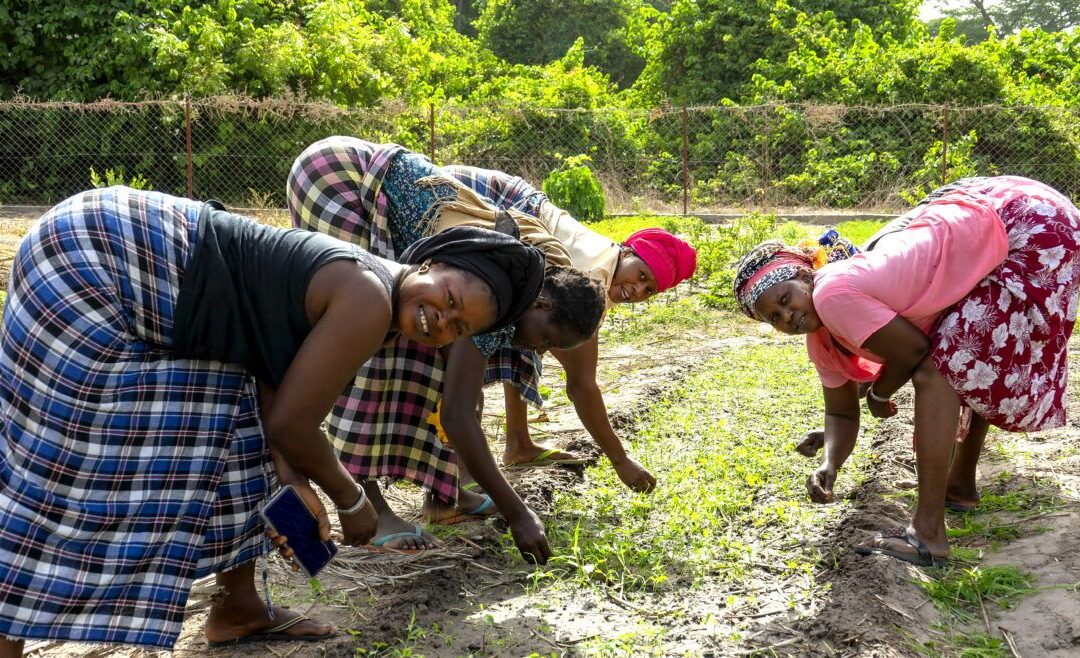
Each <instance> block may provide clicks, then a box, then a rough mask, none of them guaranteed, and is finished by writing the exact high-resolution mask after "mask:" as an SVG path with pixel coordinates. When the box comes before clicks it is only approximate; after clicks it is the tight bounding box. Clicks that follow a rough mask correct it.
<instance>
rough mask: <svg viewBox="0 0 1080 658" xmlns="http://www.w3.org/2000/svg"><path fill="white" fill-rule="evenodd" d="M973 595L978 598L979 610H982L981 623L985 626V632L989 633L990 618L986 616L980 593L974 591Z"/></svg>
mask: <svg viewBox="0 0 1080 658" xmlns="http://www.w3.org/2000/svg"><path fill="white" fill-rule="evenodd" d="M975 596H976V597H978V599H979V611H980V612H982V618H983V624H984V625H985V626H986V634H987V635H990V634H991V633H992V632H993V631H991V630H990V618H989V617H987V616H986V606H985V605H983V597H982V594H980V593H979V592H975Z"/></svg>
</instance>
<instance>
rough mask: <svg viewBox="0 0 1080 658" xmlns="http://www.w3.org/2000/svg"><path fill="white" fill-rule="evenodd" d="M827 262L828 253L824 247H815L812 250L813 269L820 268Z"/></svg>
mask: <svg viewBox="0 0 1080 658" xmlns="http://www.w3.org/2000/svg"><path fill="white" fill-rule="evenodd" d="M828 262H829V255H828V254H827V253H826V252H825V250H824V249H820V248H819V249H817V250H815V251H814V269H815V270H820V269H821V268H822V267H824V266H825V265H827V264H828Z"/></svg>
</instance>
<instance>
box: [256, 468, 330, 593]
mask: <svg viewBox="0 0 1080 658" xmlns="http://www.w3.org/2000/svg"><path fill="white" fill-rule="evenodd" d="M262 517H263V520H264V521H266V523H267V525H269V526H270V527H271V528H273V529H274V530H275V531H276V532H277V533H278V534H280V535H285V537H286V538H287V543H288V545H289V548H291V549H292V550H293V554H294V555H293V559H294V560H296V562H297V564H299V565H300V568H302V569H303V570H304V571H306V572H307V575H309V576H311V577H313V578H314V577H315V575H316V574H318V573H319V572H320V571H322V568H323V567H325V566H326V565H327V564H329V563H330V560H332V559H334V556H335V555H337V546H335V545H334V542H332V541H323V540H322V539H319V522H318V520H317V519H316V518H315V515H313V514H312V513H311V510H309V509H308V507H307V505H305V504H304V501H303V499H301V498H300V494H298V493H297V492H296V489H295V488H293V486H292V485H287V486H284V487H282V488H281V489H280V490H279V491H278V492H277V493H276V494H274V495H273V497H271V498H270V500H269V501H268V502H267V503H266V505H264V506H263V509H262Z"/></svg>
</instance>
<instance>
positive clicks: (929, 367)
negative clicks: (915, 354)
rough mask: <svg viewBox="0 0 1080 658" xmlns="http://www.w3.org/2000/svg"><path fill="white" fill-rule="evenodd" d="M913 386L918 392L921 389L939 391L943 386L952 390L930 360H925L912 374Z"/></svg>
mask: <svg viewBox="0 0 1080 658" xmlns="http://www.w3.org/2000/svg"><path fill="white" fill-rule="evenodd" d="M911 385H912V386H914V387H915V390H916V391H918V390H921V389H938V388H940V387H942V386H944V387H948V388H950V389H951V387H950V386H949V383H948V382H947V381H946V380H945V378H944V377H943V376H942V375H941V372H940V371H939V370H938V369H937V366H935V365H934V364H933V362H931V361H930V359H923V360H922V361H920V362H919V365H918V366H917V367H916V368H915V371H914V372H912V373H911Z"/></svg>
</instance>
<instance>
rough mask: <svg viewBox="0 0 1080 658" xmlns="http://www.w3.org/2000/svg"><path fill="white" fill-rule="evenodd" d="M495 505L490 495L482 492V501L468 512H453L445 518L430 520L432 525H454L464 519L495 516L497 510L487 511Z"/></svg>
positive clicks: (462, 521) (471, 519)
mask: <svg viewBox="0 0 1080 658" xmlns="http://www.w3.org/2000/svg"><path fill="white" fill-rule="evenodd" d="M494 505H495V501H493V500H492V499H491V496H489V495H487V494H484V502H482V503H480V504H479V505H477V506H476V507H475V508H474V509H473V510H472V511H470V512H463V513H461V514H454V515H453V516H448V517H446V518H445V519H438V520H436V521H430V523H432V524H433V525H454V524H456V523H464V522H465V521H473V520H476V519H485V518H487V517H490V516H495V515H496V514H498V511H495V512H494V513H489V512H488V510H489V509H491V507H492V506H494Z"/></svg>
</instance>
